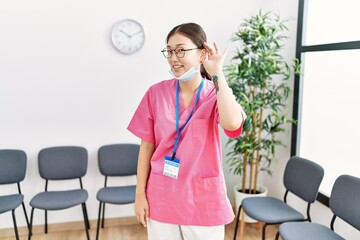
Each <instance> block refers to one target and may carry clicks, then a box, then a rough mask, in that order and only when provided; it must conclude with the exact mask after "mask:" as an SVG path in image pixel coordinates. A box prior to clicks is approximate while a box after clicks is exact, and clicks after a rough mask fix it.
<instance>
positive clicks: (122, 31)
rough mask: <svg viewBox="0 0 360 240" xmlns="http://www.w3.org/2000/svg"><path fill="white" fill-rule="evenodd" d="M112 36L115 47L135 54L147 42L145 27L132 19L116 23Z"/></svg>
mask: <svg viewBox="0 0 360 240" xmlns="http://www.w3.org/2000/svg"><path fill="white" fill-rule="evenodd" d="M111 37H112V42H113V44H114V46H115V48H116V49H117V50H119V51H120V52H121V53H124V54H133V53H135V52H137V51H139V50H140V49H141V48H142V46H143V45H144V42H145V33H144V29H143V27H142V26H141V24H140V23H138V22H137V21H135V20H132V19H124V20H122V21H120V22H118V23H116V24H115V26H114V27H113V30H112V34H111Z"/></svg>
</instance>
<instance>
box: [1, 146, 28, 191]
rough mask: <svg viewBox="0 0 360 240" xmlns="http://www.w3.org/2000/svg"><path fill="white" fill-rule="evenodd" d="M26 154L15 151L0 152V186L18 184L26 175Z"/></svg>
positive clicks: (5, 150)
mask: <svg viewBox="0 0 360 240" xmlns="http://www.w3.org/2000/svg"><path fill="white" fill-rule="evenodd" d="M26 164H27V157H26V153H25V152H24V151H22V150H17V149H2V150H0V184H11V183H18V182H21V181H22V180H24V178H25V173H26Z"/></svg>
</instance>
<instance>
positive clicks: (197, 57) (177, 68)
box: [167, 33, 205, 77]
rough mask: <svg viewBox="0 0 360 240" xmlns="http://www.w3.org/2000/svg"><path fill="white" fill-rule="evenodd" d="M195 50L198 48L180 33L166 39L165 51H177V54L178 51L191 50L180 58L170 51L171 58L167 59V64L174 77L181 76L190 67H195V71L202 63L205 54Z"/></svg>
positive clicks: (202, 51)
mask: <svg viewBox="0 0 360 240" xmlns="http://www.w3.org/2000/svg"><path fill="white" fill-rule="evenodd" d="M194 48H195V49H194ZM196 48H198V46H196V45H195V44H194V42H192V41H191V39H190V38H188V37H186V36H184V35H182V34H180V33H175V34H174V35H172V36H171V37H170V38H169V39H168V43H167V49H169V50H175V49H177V51H178V52H179V50H180V49H183V50H187V49H193V50H189V51H185V52H183V53H185V55H184V57H181V58H179V57H178V56H176V54H175V51H172V56H171V57H170V58H168V63H169V65H170V67H171V70H172V71H173V73H174V74H175V76H176V77H179V76H181V75H182V74H183V73H185V72H186V71H187V70H189V69H190V68H192V67H195V68H196V69H198V68H199V67H200V62H201V61H203V60H204V58H205V52H204V50H203V49H196ZM180 51H181V50H180ZM178 55H182V54H178ZM199 75H200V73H199Z"/></svg>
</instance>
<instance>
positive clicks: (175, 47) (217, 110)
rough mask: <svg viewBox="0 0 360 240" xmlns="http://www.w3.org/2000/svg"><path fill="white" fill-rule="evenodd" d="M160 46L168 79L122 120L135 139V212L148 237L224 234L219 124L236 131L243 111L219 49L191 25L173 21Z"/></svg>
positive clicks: (226, 214) (194, 238) (210, 239)
mask: <svg viewBox="0 0 360 240" xmlns="http://www.w3.org/2000/svg"><path fill="white" fill-rule="evenodd" d="M166 44H167V46H166V47H165V48H164V49H163V50H162V53H163V54H164V57H165V58H166V59H167V61H168V63H169V66H170V73H171V74H172V75H173V77H174V78H172V79H170V80H164V81H161V82H159V83H157V84H154V85H153V86H151V87H150V88H149V89H148V91H147V92H146V94H145V96H144V97H143V99H142V101H141V102H140V104H139V106H138V108H137V110H136V112H135V114H134V116H133V118H132V120H131V122H130V124H129V126H128V130H129V131H131V132H132V133H133V134H135V135H136V136H137V137H139V138H141V146H140V153H139V159H138V173H137V188H136V201H135V212H136V216H137V218H138V220H139V221H140V222H141V223H142V224H143V225H144V226H145V227H147V229H148V239H149V240H162V239H164V240H169V239H171V240H180V239H186V240H203V239H206V240H223V239H224V225H225V224H227V223H230V222H231V221H232V220H233V218H234V213H233V211H232V208H231V205H230V202H229V199H228V198H227V195H226V186H225V180H224V175H223V170H222V153H221V142H220V135H219V128H218V126H219V124H220V126H221V127H222V128H223V129H224V131H225V133H226V135H227V136H229V137H238V136H239V135H240V133H241V131H242V124H243V122H244V118H245V117H246V116H245V114H244V112H243V110H242V108H241V106H240V105H239V104H238V103H237V102H236V100H235V97H234V95H233V94H232V91H231V89H230V88H229V86H228V84H227V82H226V80H225V76H224V73H223V70H222V67H223V62H224V58H225V55H226V51H225V52H224V53H221V51H220V49H219V48H218V46H217V45H216V43H214V44H213V45H212V44H208V43H207V39H206V34H205V32H204V31H203V29H202V28H201V27H200V26H199V25H198V24H195V23H185V24H181V25H178V26H176V27H174V28H173V29H172V30H171V31H170V33H169V34H168V36H167V38H166Z"/></svg>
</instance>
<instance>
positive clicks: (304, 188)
mask: <svg viewBox="0 0 360 240" xmlns="http://www.w3.org/2000/svg"><path fill="white" fill-rule="evenodd" d="M323 177H324V169H323V168H322V167H321V166H320V165H319V164H316V163H314V162H312V161H310V160H307V159H304V158H301V157H297V156H293V157H291V158H290V160H289V161H288V163H287V164H286V167H285V172H284V186H285V188H286V189H287V190H289V191H290V192H292V193H293V194H295V195H296V196H298V197H300V198H301V199H303V200H304V201H306V202H309V203H313V202H315V200H316V197H317V195H318V191H319V187H320V183H321V181H322V179H323Z"/></svg>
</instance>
